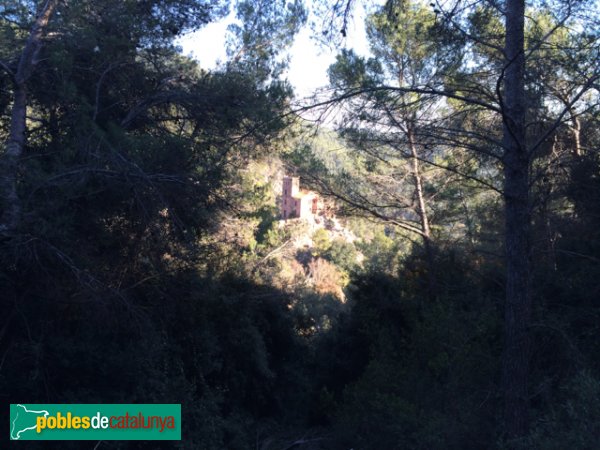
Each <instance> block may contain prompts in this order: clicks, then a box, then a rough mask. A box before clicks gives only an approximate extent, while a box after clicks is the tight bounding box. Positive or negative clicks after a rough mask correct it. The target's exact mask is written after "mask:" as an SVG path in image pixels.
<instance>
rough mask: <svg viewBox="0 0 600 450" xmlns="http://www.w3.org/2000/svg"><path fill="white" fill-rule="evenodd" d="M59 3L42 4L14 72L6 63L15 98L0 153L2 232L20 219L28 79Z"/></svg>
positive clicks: (50, 0)
mask: <svg viewBox="0 0 600 450" xmlns="http://www.w3.org/2000/svg"><path fill="white" fill-rule="evenodd" d="M57 4H58V0H47V1H46V2H44V4H43V5H42V7H41V9H40V11H39V13H38V15H37V18H36V20H35V23H34V24H33V27H32V28H31V32H30V33H29V37H28V38H27V42H26V43H25V47H24V48H23V51H22V52H21V55H20V57H19V64H18V66H17V71H16V72H15V73H13V72H12V71H10V70H9V69H8V68H7V66H6V65H4V64H3V66H4V67H5V68H6V69H7V70H8V71H9V75H10V77H11V79H12V82H13V89H14V91H13V95H14V98H13V106H12V111H11V116H10V133H9V135H8V139H7V140H6V146H5V150H4V153H3V154H2V156H1V157H0V207H1V208H2V210H1V215H0V233H6V232H12V231H14V230H15V229H16V228H18V226H19V224H20V221H21V200H20V198H19V193H18V186H17V185H18V171H19V165H20V160H21V156H22V154H23V150H24V148H25V143H26V132H27V121H26V113H27V81H28V80H29V78H30V77H31V74H32V73H33V70H34V68H35V66H36V64H37V62H38V55H39V52H40V49H41V47H42V38H43V35H44V32H45V30H46V27H47V26H48V22H49V20H50V17H51V16H52V13H53V11H54V9H55V8H56V5H57Z"/></svg>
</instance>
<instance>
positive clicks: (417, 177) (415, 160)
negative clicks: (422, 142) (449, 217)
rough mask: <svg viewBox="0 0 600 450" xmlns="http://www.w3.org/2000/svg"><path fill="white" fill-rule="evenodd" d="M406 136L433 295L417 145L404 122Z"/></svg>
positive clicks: (429, 237)
mask: <svg viewBox="0 0 600 450" xmlns="http://www.w3.org/2000/svg"><path fill="white" fill-rule="evenodd" d="M406 137H407V138H408V145H409V147H410V154H411V156H412V157H411V164H412V173H413V180H414V183H415V194H416V197H417V215H418V216H419V221H420V223H421V231H422V234H421V236H422V238H423V246H424V248H425V257H426V258H427V266H428V267H427V269H428V270H427V272H428V277H429V289H430V293H431V294H432V295H434V293H435V290H436V289H435V286H436V277H435V273H434V269H435V265H434V263H433V246H432V242H431V229H430V227H429V217H428V216H427V208H426V202H425V195H424V193H423V178H422V177H421V171H420V169H419V155H418V153H417V147H416V144H415V137H414V133H413V129H412V124H410V123H407V124H406Z"/></svg>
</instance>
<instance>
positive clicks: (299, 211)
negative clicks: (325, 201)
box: [281, 177, 319, 220]
mask: <svg viewBox="0 0 600 450" xmlns="http://www.w3.org/2000/svg"><path fill="white" fill-rule="evenodd" d="M318 211H319V196H318V195H317V193H316V192H312V191H307V190H305V189H300V179H299V178H298V177H283V195H282V198H281V217H282V218H283V220H287V219H311V218H314V216H315V215H316V214H317V213H318Z"/></svg>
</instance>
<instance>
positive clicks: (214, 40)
mask: <svg viewBox="0 0 600 450" xmlns="http://www.w3.org/2000/svg"><path fill="white" fill-rule="evenodd" d="M365 15H366V13H365V12H364V10H363V9H360V8H359V9H358V10H357V11H356V12H355V17H354V19H353V20H352V22H351V23H350V24H349V27H348V33H347V38H346V40H345V43H344V47H346V48H352V49H354V51H355V52H356V53H357V54H359V55H363V56H368V55H370V51H369V45H368V43H367V40H366V32H365V26H364V18H365ZM234 20H235V16H234V15H233V14H230V15H229V16H228V17H226V18H225V19H223V20H221V21H219V22H214V23H211V24H208V25H207V26H205V27H204V28H202V29H201V30H198V31H195V32H192V33H188V34H187V35H186V36H184V37H183V38H181V39H180V40H179V42H178V45H180V46H181V47H182V49H183V54H184V55H190V56H191V57H193V58H194V59H196V60H197V61H199V63H200V66H201V67H203V68H205V69H214V68H215V67H217V65H218V63H219V61H222V62H223V61H225V60H226V54H225V34H226V32H227V25H228V24H230V23H232V22H233V21H234ZM312 35H313V32H312V31H311V30H310V29H309V27H308V26H306V27H304V28H303V29H302V30H301V31H300V33H298V35H297V36H296V39H295V41H294V44H293V45H292V47H291V49H290V57H291V61H290V66H289V69H288V71H287V74H286V76H287V79H288V80H289V81H290V83H291V84H292V86H294V90H295V92H296V96H297V97H298V98H304V97H308V96H310V95H311V94H312V93H313V92H314V91H315V90H316V89H318V88H321V87H326V86H327V84H328V81H329V80H328V77H327V69H328V67H329V66H330V65H331V64H332V63H333V62H334V61H335V55H336V53H337V51H338V50H337V49H336V50H333V49H330V48H323V47H320V46H319V44H317V43H316V42H315V41H314V40H313V39H312V38H311V36H312Z"/></svg>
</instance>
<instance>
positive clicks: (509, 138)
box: [502, 0, 531, 440]
mask: <svg viewBox="0 0 600 450" xmlns="http://www.w3.org/2000/svg"><path fill="white" fill-rule="evenodd" d="M524 23H525V3H524V0H507V5H506V42H505V45H506V47H505V51H506V66H505V78H504V102H503V120H504V130H503V145H504V160H503V163H504V196H505V225H506V230H505V233H506V235H505V246H506V303H505V311H504V339H505V342H504V354H503V361H502V388H503V396H504V426H505V431H506V435H507V437H508V439H509V440H515V439H518V438H520V437H522V436H524V435H525V434H526V433H527V431H528V427H529V399H528V382H529V380H528V378H529V358H530V333H529V324H530V320H531V294H530V275H529V270H530V267H529V266H530V261H529V258H530V242H529V232H530V209H529V153H528V151H527V146H526V139H525V108H526V103H525V89H524V78H525V55H524Z"/></svg>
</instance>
